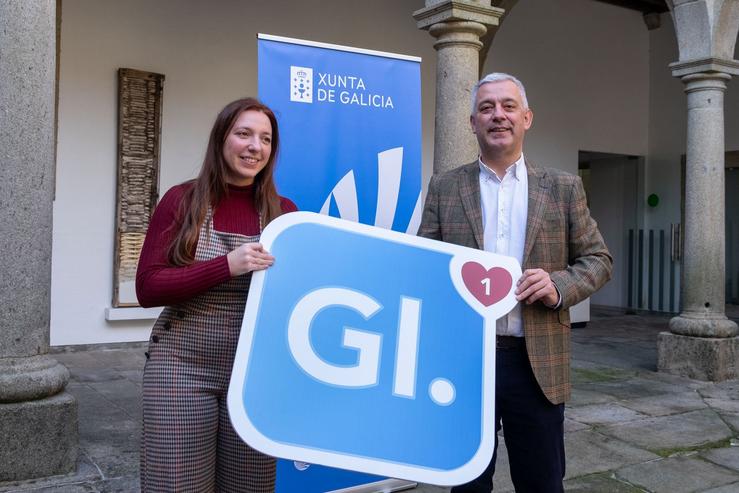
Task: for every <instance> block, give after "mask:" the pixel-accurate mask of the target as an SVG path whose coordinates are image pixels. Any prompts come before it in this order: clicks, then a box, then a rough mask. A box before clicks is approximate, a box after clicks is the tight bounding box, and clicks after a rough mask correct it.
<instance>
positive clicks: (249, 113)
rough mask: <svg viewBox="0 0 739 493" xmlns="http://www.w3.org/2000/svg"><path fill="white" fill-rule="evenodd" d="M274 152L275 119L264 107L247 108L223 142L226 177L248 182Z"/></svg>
mask: <svg viewBox="0 0 739 493" xmlns="http://www.w3.org/2000/svg"><path fill="white" fill-rule="evenodd" d="M271 154H272V123H270V121H269V118H268V117H267V115H265V114H264V113H262V112H261V111H256V110H246V111H242V112H241V114H240V115H239V116H238V118H236V121H235V122H234V124H233V127H231V130H230V131H229V132H228V135H227V136H226V141H225V142H224V143H223V159H224V160H225V161H226V164H227V165H228V169H227V176H226V181H227V182H228V183H230V184H231V185H237V186H244V185H251V184H252V183H254V178H255V177H256V176H257V175H258V174H259V172H260V171H262V169H264V167H265V166H266V165H267V161H268V160H269V156H270V155H271Z"/></svg>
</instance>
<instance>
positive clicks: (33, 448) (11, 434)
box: [0, 392, 78, 482]
mask: <svg viewBox="0 0 739 493" xmlns="http://www.w3.org/2000/svg"><path fill="white" fill-rule="evenodd" d="M0 437H2V438H0V440H1V441H2V443H1V444H0V482H3V481H19V480H23V479H31V478H38V477H43V476H53V475H57V474H66V473H69V472H71V471H73V470H74V469H75V466H76V464H77V443H78V431H77V401H76V400H75V398H74V397H72V395H71V394H68V393H67V392H61V393H59V394H56V395H54V396H51V397H47V398H45V399H38V400H34V401H25V402H12V403H2V404H0Z"/></svg>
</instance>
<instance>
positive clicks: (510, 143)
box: [470, 80, 534, 164]
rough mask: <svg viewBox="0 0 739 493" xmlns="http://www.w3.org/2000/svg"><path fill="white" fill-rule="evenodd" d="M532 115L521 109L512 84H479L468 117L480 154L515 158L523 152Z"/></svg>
mask: <svg viewBox="0 0 739 493" xmlns="http://www.w3.org/2000/svg"><path fill="white" fill-rule="evenodd" d="M533 116H534V115H533V113H532V112H531V110H529V109H527V108H524V104H523V100H522V98H521V92H520V91H519V90H518V86H516V84H515V83H513V82H512V81H510V80H503V81H498V82H488V83H487V84H483V85H482V86H481V87H480V88H479V89H478V91H477V99H476V100H475V108H474V112H473V113H472V115H471V116H470V124H471V125H472V131H473V132H474V134H475V135H476V136H477V142H478V144H479V145H480V153H481V155H482V156H483V157H489V158H498V157H500V158H503V157H505V158H512V159H514V160H515V159H518V156H520V155H521V151H522V149H523V136H524V134H525V133H526V130H528V129H529V128H530V127H531V122H532V120H533ZM506 164H510V163H506Z"/></svg>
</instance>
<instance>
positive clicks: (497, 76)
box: [470, 72, 529, 115]
mask: <svg viewBox="0 0 739 493" xmlns="http://www.w3.org/2000/svg"><path fill="white" fill-rule="evenodd" d="M504 80H509V81H511V82H513V83H514V84H516V86H517V87H518V90H519V91H520V92H521V100H522V101H523V107H524V109H528V108H529V100H528V99H526V88H524V87H523V83H522V82H521V81H520V80H518V79H516V78H515V77H514V76H512V75H510V74H506V73H503V72H493V73H492V74H488V75H486V76H485V77H483V78H482V79H480V81H479V82H478V83H477V84H475V87H473V88H472V111H470V115H474V114H475V100H477V91H478V90H479V89H480V87H481V86H483V85H485V84H488V83H490V82H501V81H504Z"/></svg>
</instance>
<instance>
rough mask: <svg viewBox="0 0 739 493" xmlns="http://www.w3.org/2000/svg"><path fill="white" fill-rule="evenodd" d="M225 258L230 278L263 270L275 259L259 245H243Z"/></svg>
mask: <svg viewBox="0 0 739 493" xmlns="http://www.w3.org/2000/svg"><path fill="white" fill-rule="evenodd" d="M226 258H227V259H228V269H229V270H230V271H231V277H236V276H240V275H241V274H246V273H247V272H252V271H255V270H264V269H266V268H267V267H269V266H270V265H272V264H273V263H274V262H275V258H274V257H273V256H272V255H270V254H269V253H268V252H267V251H266V250H265V249H264V247H262V245H261V244H259V243H244V244H243V245H241V246H240V247H238V248H236V249H234V250H232V251H231V252H230V253H229V254H228V255H226Z"/></svg>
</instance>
